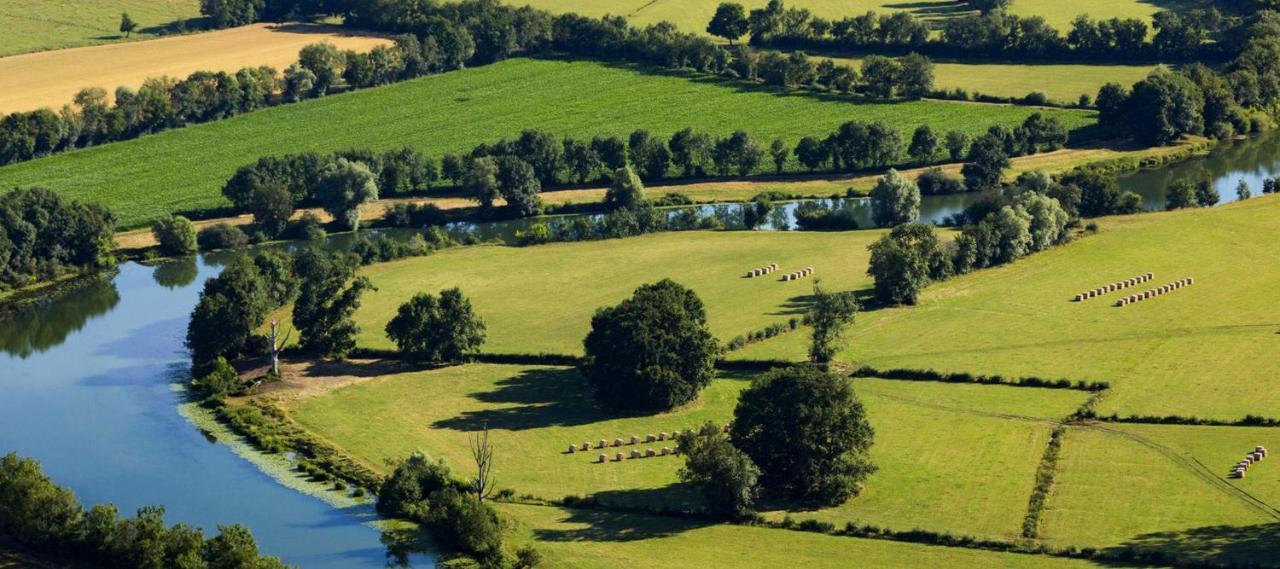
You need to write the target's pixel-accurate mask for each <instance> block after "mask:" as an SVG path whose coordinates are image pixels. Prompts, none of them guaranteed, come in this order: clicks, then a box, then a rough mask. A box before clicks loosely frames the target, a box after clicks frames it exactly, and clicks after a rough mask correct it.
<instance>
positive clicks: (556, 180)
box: [222, 113, 1068, 237]
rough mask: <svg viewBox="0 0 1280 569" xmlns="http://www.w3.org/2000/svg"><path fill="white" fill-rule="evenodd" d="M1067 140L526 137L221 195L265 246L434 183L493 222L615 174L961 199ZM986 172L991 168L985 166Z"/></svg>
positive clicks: (396, 153) (408, 155) (255, 183)
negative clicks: (928, 170) (889, 171)
mask: <svg viewBox="0 0 1280 569" xmlns="http://www.w3.org/2000/svg"><path fill="white" fill-rule="evenodd" d="M1067 141H1068V133H1067V130H1066V127H1065V126H1064V125H1063V124H1062V123H1061V121H1059V120H1058V119H1057V118H1056V117H1046V116H1044V115H1043V114H1041V113H1034V114H1032V115H1031V116H1029V117H1028V118H1027V119H1026V120H1025V121H1024V122H1023V124H1022V125H1020V126H1018V127H1016V128H1013V129H1007V128H1004V127H998V126H996V127H992V128H991V129H989V130H988V132H987V133H985V134H983V135H982V136H980V137H978V138H977V139H974V140H973V141H972V143H971V141H970V139H969V136H968V135H966V134H964V133H962V132H959V131H953V132H948V133H945V134H939V133H936V132H934V131H933V129H931V128H930V127H929V126H928V125H922V126H920V127H919V128H917V129H916V130H915V131H914V132H913V134H912V137H911V140H910V141H904V140H903V138H902V136H901V135H900V134H899V132H898V130H897V129H896V128H893V127H891V126H890V125H888V124H887V123H883V122H879V121H876V122H870V123H866V122H860V121H849V122H846V123H844V124H843V125H841V126H840V127H839V128H838V129H836V130H835V131H834V132H832V133H829V134H828V135H826V136H825V137H818V136H806V137H804V138H802V139H801V140H800V141H799V142H798V143H797V144H796V145H795V147H794V148H793V147H790V146H788V145H787V144H786V143H785V142H784V141H782V140H781V139H777V140H774V141H773V142H772V143H770V144H768V145H765V144H762V143H761V142H758V141H757V140H756V139H755V137H753V136H752V135H751V134H750V133H747V132H746V131H741V130H740V131H736V132H734V133H733V134H731V135H728V136H724V137H715V136H713V135H711V134H710V133H707V132H704V131H699V130H695V129H693V128H685V129H682V130H680V131H677V132H676V133H674V134H673V135H671V137H669V138H666V139H663V138H659V137H658V136H655V135H654V134H652V133H650V132H649V131H647V130H643V129H641V130H636V131H634V132H632V133H631V134H630V135H629V136H628V137H626V139H623V138H622V137H618V136H596V137H593V138H591V140H589V141H588V140H582V139H575V138H572V137H564V138H557V137H556V136H555V135H553V134H552V133H550V132H548V131H545V130H539V129H528V130H525V131H524V132H522V133H521V134H520V136H519V137H518V138H516V139H514V140H506V139H503V140H500V141H498V142H496V143H492V144H488V143H486V144H480V145H478V146H476V147H475V148H474V149H472V150H471V151H470V152H469V153H467V154H463V155H458V154H445V155H443V156H442V157H441V158H440V159H439V161H437V160H436V159H434V158H431V157H428V156H426V155H424V154H423V153H422V152H420V151H418V150H417V149H415V148H413V147H410V146H406V147H403V148H400V149H396V150H390V151H386V152H375V151H373V150H370V149H352V150H345V151H340V152H335V153H332V154H320V153H315V152H308V153H302V154H291V155H285V156H279V157H277V156H264V157H262V158H260V159H258V161H257V162H255V163H253V164H249V165H245V166H242V167H240V168H239V169H237V171H236V173H235V174H234V175H233V176H232V177H231V178H230V179H229V180H228V181H227V182H226V184H224V185H223V188H222V194H223V195H224V196H225V197H226V198H227V199H228V200H229V201H231V203H232V204H233V205H234V207H235V209H236V211H240V212H248V213H252V214H253V216H254V220H255V223H256V225H257V227H258V229H259V230H260V231H262V232H263V233H264V234H265V235H266V236H268V237H275V236H278V235H281V234H282V233H284V232H285V231H286V230H287V229H288V227H289V219H290V217H291V216H292V215H293V213H294V211H295V210H296V208H298V207H304V206H312V205H320V206H322V207H323V208H324V209H325V210H326V211H328V212H329V213H330V214H332V215H333V217H334V218H335V219H338V220H339V221H340V225H342V226H343V227H344V228H346V229H356V228H358V226H359V207H360V206H361V205H362V204H364V203H368V202H370V201H373V200H376V199H378V198H379V197H380V196H381V197H386V196H398V195H408V194H419V193H423V192H426V191H429V190H431V189H432V188H433V184H436V183H438V182H447V183H451V184H452V185H453V186H454V187H457V188H459V189H460V190H461V192H462V193H463V194H464V195H466V196H467V197H469V198H471V199H474V200H476V202H478V203H479V204H480V206H481V208H482V210H484V211H486V212H495V211H496V209H497V204H498V203H499V201H501V202H502V203H503V204H504V205H503V207H502V212H501V213H503V214H505V215H507V216H509V217H527V216H530V215H535V214H537V213H539V212H540V211H541V210H542V204H541V200H540V199H539V198H538V194H539V193H541V192H542V191H543V190H544V189H545V188H547V187H550V186H558V185H566V184H587V183H593V182H596V183H599V182H612V181H614V178H615V176H616V173H617V172H619V171H623V170H624V169H630V170H631V171H633V172H634V173H635V174H638V176H639V178H640V179H641V180H643V181H645V182H654V181H660V180H663V179H668V178H670V177H706V176H710V175H716V176H729V175H738V176H748V175H751V174H756V173H760V172H763V171H772V172H776V173H782V172H783V171H785V170H787V169H788V165H789V164H792V163H793V162H794V163H799V165H800V166H801V167H803V168H804V169H806V170H808V171H810V172H815V171H828V172H852V171H857V170H861V169H870V168H883V167H885V166H890V165H895V164H903V163H904V162H903V160H904V159H905V160H909V163H911V164H918V165H925V164H931V163H937V162H939V161H947V160H966V161H968V162H972V163H976V164H979V165H980V166H975V167H973V168H970V169H969V170H971V171H972V172H970V173H969V174H966V179H969V178H971V177H972V178H974V181H972V182H970V183H969V187H970V188H971V189H972V188H980V187H983V185H984V184H987V183H988V182H989V181H988V180H985V179H982V180H978V179H977V178H980V177H982V176H983V175H986V176H988V177H989V176H990V171H991V170H992V168H995V169H996V171H995V179H996V181H998V180H999V171H998V170H999V168H1003V167H1006V166H1007V164H1006V163H1007V162H1008V159H1009V157H1011V156H1022V155H1026V154H1034V153H1036V152H1041V151H1048V150H1056V149H1058V148H1061V147H1062V146H1064V145H1065V144H1066V143H1067ZM993 161H994V162H996V164H995V165H994V166H991V165H989V163H991V162H993ZM928 188H929V193H949V192H952V191H961V190H963V189H964V186H962V185H958V184H955V183H950V182H949V181H948V180H945V179H942V180H938V181H937V183H936V184H931V185H929V186H928ZM414 213H417V212H414ZM424 213H425V212H424ZM405 217H406V218H408V217H409V212H408V211H405Z"/></svg>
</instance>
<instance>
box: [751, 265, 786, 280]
mask: <svg viewBox="0 0 1280 569" xmlns="http://www.w3.org/2000/svg"><path fill="white" fill-rule="evenodd" d="M776 270H778V264H777V263H769V265H768V266H765V267H760V268H758V269H751V270H750V271H747V278H749V279H750V278H755V277H763V276H765V275H767V274H769V273H772V272H774V271H776Z"/></svg>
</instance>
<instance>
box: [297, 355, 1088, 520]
mask: <svg viewBox="0 0 1280 569" xmlns="http://www.w3.org/2000/svg"><path fill="white" fill-rule="evenodd" d="M357 365H358V364H357ZM750 379H751V375H749V374H731V373H722V374H721V375H720V377H719V378H718V379H717V380H715V381H714V382H713V383H712V384H711V386H710V387H708V388H707V389H706V390H705V391H704V392H703V393H702V395H701V397H699V399H698V400H697V401H696V402H694V403H692V404H690V405H688V406H686V407H684V408H681V409H678V410H676V411H673V412H669V413H663V414H658V415H652V416H640V417H620V416H615V415H612V414H610V413H607V412H605V411H602V410H599V409H598V408H596V407H595V406H594V404H593V402H592V400H591V396H590V391H589V389H588V387H587V386H586V384H585V382H584V381H583V380H582V378H581V376H580V375H578V373H577V371H576V370H573V369H572V368H558V367H530V366H508V365H484V364H473V365H467V366H462V367H452V368H444V369H436V370H428V371H417V372H407V373H401V374H395V375H384V376H380V377H378V378H376V379H372V380H370V381H365V382H362V383H358V384H356V385H351V386H348V387H343V388H340V389H337V390H335V391H331V392H329V393H326V394H323V395H319V396H316V397H312V398H306V399H300V400H297V401H295V402H293V403H292V404H290V410H291V414H292V415H293V417H294V418H295V419H297V420H298V421H299V422H300V423H301V424H302V425H304V426H306V427H307V428H308V429H310V430H312V431H314V432H316V433H318V434H320V435H321V436H322V437H324V438H325V439H327V440H331V441H333V442H335V443H336V444H338V445H339V446H341V447H342V448H344V449H346V450H347V451H349V452H350V453H352V454H353V455H355V456H356V457H358V458H359V459H361V460H363V461H364V462H365V463H367V464H369V465H370V466H373V467H376V468H381V469H383V470H386V469H387V467H386V466H385V462H384V461H385V460H386V459H388V458H399V457H403V456H405V455H407V454H408V453H410V452H412V451H413V450H415V449H423V450H426V451H427V452H429V453H430V454H431V455H432V456H441V457H444V458H445V459H446V460H448V461H449V463H450V464H452V465H454V467H455V468H458V469H461V470H465V469H466V468H467V467H468V464H469V463H468V460H469V459H468V458H467V457H468V456H469V455H468V452H469V450H468V446H467V445H468V442H467V433H468V432H471V431H474V430H477V429H479V428H480V426H481V425H484V424H487V425H488V426H489V428H490V432H491V436H492V439H493V441H494V444H495V448H496V449H497V456H498V457H499V462H498V466H497V467H496V470H495V474H496V476H497V479H498V481H499V482H498V486H499V487H503V488H512V489H514V490H515V491H516V492H517V494H525V493H529V494H533V495H535V496H538V497H540V498H549V499H554V498H560V497H562V496H565V495H580V496H588V495H589V496H594V497H596V498H598V499H600V500H602V501H604V502H607V503H609V504H613V505H621V506H648V507H659V506H697V505H698V504H700V502H701V497H700V494H699V493H698V492H697V491H696V489H694V488H690V487H688V486H686V485H683V484H680V483H679V481H678V478H677V474H676V473H677V470H678V469H679V467H680V465H681V464H682V460H681V459H680V458H679V457H674V456H673V457H661V456H659V457H654V458H643V459H638V460H626V461H623V462H615V461H613V460H612V458H613V455H614V454H615V453H617V452H624V453H630V451H631V450H632V449H637V448H638V449H648V448H653V449H655V450H657V449H659V448H661V447H662V446H669V445H670V443H652V444H645V443H641V444H640V445H636V446H632V445H629V444H624V445H623V446H621V447H609V448H608V449H606V451H604V452H606V453H607V454H609V456H610V461H609V462H607V463H603V464H601V463H599V462H598V458H597V457H598V455H599V454H600V451H597V450H594V449H593V450H589V451H585V452H577V453H574V454H567V453H566V449H567V447H568V445H569V444H571V443H576V444H579V445H581V444H582V442H584V441H590V442H591V443H592V445H593V446H595V445H596V444H597V442H598V441H599V440H600V439H605V440H607V441H610V442H612V441H613V440H614V439H615V438H622V439H624V441H629V439H630V437H631V436H632V435H638V436H640V437H641V439H642V440H643V439H644V437H646V435H648V434H656V433H659V432H668V433H670V432H673V431H675V430H684V429H689V428H693V427H696V426H698V425H701V424H702V423H704V422H706V421H707V420H713V421H716V422H717V423H721V424H723V423H725V422H726V421H728V420H729V419H731V418H732V416H733V407H734V406H735V405H736V402H737V396H738V393H739V392H740V391H741V390H742V389H743V388H745V387H746V386H747V385H748V384H749V381H750ZM854 389H855V391H857V393H858V394H859V396H860V397H861V399H862V401H863V403H864V404H865V405H866V407H867V412H868V416H869V417H870V420H871V423H872V426H873V427H875V429H876V431H877V438H876V444H875V446H874V447H873V449H872V461H873V462H875V463H876V464H877V465H879V467H880V470H879V472H877V473H875V474H874V475H872V477H871V478H870V479H869V481H868V482H867V485H866V491H865V493H864V494H863V495H862V496H859V497H858V498H856V499H854V500H851V501H850V502H848V503H846V504H844V505H842V506H839V507H836V508H829V509H824V510H820V511H816V512H810V511H804V512H793V515H795V516H796V517H797V518H798V519H807V518H818V519H822V520H826V521H832V522H834V523H836V524H837V525H840V526H843V524H844V523H845V522H847V521H858V522H861V523H872V524H877V525H880V526H883V527H890V528H894V529H899V530H909V529H912V528H925V529H930V530H934V531H939V532H944V531H951V532H954V533H960V534H969V535H980V536H984V537H992V538H1005V539H1013V538H1015V537H1016V536H1017V534H1018V531H1019V528H1020V527H1021V523H1022V518H1023V515H1024V514H1025V511H1026V505H1027V499H1028V497H1029V496H1030V494H1031V488H1032V484H1033V483H1034V478H1035V471H1036V467H1037V465H1038V464H1039V460H1040V456H1041V454H1042V453H1043V452H1044V446H1045V445H1046V444H1047V442H1048V433H1049V430H1050V429H1051V428H1052V427H1051V425H1052V422H1053V420H1055V419H1058V418H1061V417H1064V416H1066V415H1068V414H1070V413H1071V412H1072V411H1074V410H1075V409H1076V408H1077V407H1078V406H1079V405H1080V403H1082V402H1083V400H1084V398H1085V396H1084V394H1081V393H1079V392H1071V391H1062V390H1044V389H1032V390H1028V389H1023V388H1013V387H999V386H996V387H988V386H973V385H950V384H937V383H909V382H896V381H886V380H877V379H859V380H856V382H855V385H854ZM370 417H377V420H375V421H370V420H369V418H370ZM782 514H783V512H775V513H773V514H771V515H773V516H777V517H781V516H782Z"/></svg>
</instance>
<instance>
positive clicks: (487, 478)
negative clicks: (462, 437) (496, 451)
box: [470, 423, 493, 502]
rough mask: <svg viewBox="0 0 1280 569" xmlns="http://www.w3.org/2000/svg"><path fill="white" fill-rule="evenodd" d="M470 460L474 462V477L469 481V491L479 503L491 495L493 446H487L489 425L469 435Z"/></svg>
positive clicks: (486, 424)
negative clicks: (473, 493) (474, 494)
mask: <svg viewBox="0 0 1280 569" xmlns="http://www.w3.org/2000/svg"><path fill="white" fill-rule="evenodd" d="M470 439H471V458H473V459H475V461H476V477H475V479H474V480H472V481H471V489H472V491H474V492H475V493H476V498H477V499H478V500H480V501H481V502H483V501H484V499H485V498H488V497H489V494H491V493H493V445H492V444H489V424H488V423H485V424H484V430H482V431H480V432H478V433H471V435H470Z"/></svg>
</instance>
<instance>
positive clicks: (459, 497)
mask: <svg viewBox="0 0 1280 569" xmlns="http://www.w3.org/2000/svg"><path fill="white" fill-rule="evenodd" d="M430 503H431V510H430V513H429V515H428V517H427V519H426V525H427V529H428V530H430V531H431V537H432V538H434V539H435V541H436V542H437V543H439V544H440V545H442V546H444V547H446V548H449V549H454V550H458V551H462V552H465V553H468V554H470V555H474V556H476V557H477V558H479V559H480V560H481V561H482V562H490V563H492V562H494V561H497V560H500V559H501V558H502V523H501V522H500V521H499V520H498V513H497V512H496V511H494V510H493V508H491V507H489V506H488V505H487V504H485V503H484V502H481V501H480V500H478V499H476V498H475V497H474V496H471V495H470V494H464V493H463V492H461V491H460V490H458V489H457V488H445V489H444V490H441V491H439V492H436V493H434V494H432V495H431V498H430Z"/></svg>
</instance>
